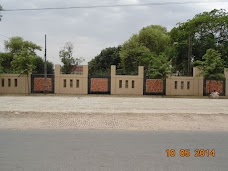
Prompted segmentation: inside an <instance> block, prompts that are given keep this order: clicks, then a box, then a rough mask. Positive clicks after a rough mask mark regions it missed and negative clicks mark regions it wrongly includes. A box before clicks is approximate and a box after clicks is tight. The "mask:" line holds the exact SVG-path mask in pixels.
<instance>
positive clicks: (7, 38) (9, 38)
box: [0, 34, 10, 39]
mask: <svg viewBox="0 0 228 171" xmlns="http://www.w3.org/2000/svg"><path fill="white" fill-rule="evenodd" d="M0 36H2V37H5V38H7V39H10V38H9V37H7V36H4V35H2V34H0Z"/></svg>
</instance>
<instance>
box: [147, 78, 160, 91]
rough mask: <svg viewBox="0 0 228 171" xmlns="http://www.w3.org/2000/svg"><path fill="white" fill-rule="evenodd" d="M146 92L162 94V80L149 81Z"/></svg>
mask: <svg viewBox="0 0 228 171" xmlns="http://www.w3.org/2000/svg"><path fill="white" fill-rule="evenodd" d="M146 92H147V93H162V92H163V81H162V80H160V79H147V80H146Z"/></svg>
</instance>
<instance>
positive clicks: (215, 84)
mask: <svg viewBox="0 0 228 171" xmlns="http://www.w3.org/2000/svg"><path fill="white" fill-rule="evenodd" d="M214 90H216V91H217V92H219V93H223V90H224V89H223V81H216V80H207V81H206V93H211V92H213V91H214Z"/></svg>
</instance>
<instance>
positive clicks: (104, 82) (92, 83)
mask: <svg viewBox="0 0 228 171" xmlns="http://www.w3.org/2000/svg"><path fill="white" fill-rule="evenodd" d="M88 79H89V80H88V93H89V94H110V90H111V77H110V76H89V78H88Z"/></svg>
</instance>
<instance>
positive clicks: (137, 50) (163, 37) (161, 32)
mask: <svg viewBox="0 0 228 171" xmlns="http://www.w3.org/2000/svg"><path fill="white" fill-rule="evenodd" d="M170 47H171V46H170V37H169V34H168V32H167V30H166V28H164V27H162V26H159V25H152V26H148V27H145V28H143V29H142V30H141V31H140V32H139V34H135V35H133V36H132V37H131V38H130V39H129V40H128V41H126V42H125V43H124V44H123V47H122V49H121V51H120V57H121V66H122V67H123V69H124V71H125V73H126V74H135V73H137V68H138V66H139V65H142V66H144V67H145V70H146V74H147V75H150V73H147V72H150V71H151V70H155V68H152V67H155V65H153V64H151V61H159V60H160V59H156V60H155V58H160V57H163V56H160V55H161V54H163V53H166V52H168V50H169V49H170ZM166 56H168V57H167V61H164V62H166V63H167V62H169V58H170V57H169V54H168V53H167V55H166ZM163 59H165V58H163ZM167 65H168V64H167Z"/></svg>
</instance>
